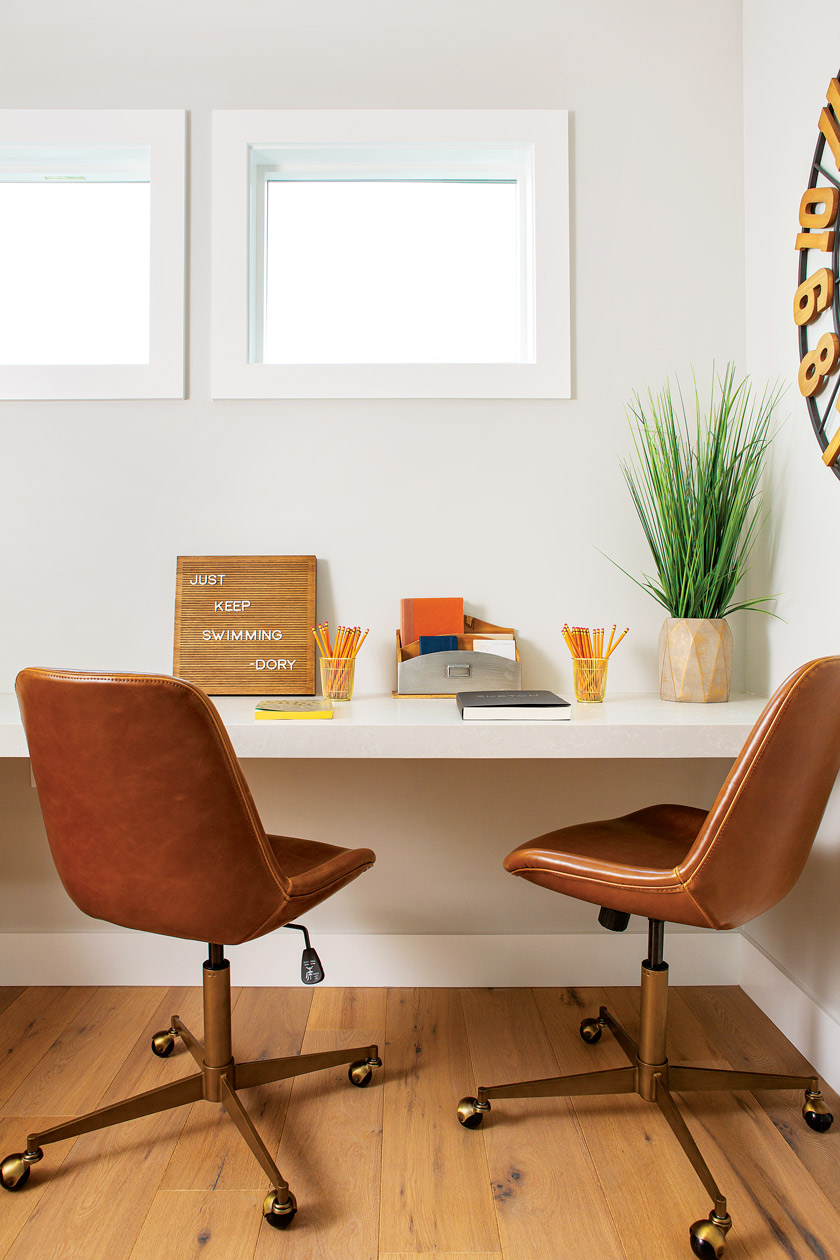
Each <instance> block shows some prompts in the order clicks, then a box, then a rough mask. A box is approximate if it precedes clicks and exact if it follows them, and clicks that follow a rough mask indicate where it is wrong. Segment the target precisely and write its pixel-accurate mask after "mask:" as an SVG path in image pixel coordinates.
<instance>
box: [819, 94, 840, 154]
mask: <svg viewBox="0 0 840 1260" xmlns="http://www.w3.org/2000/svg"><path fill="white" fill-rule="evenodd" d="M825 98H826V100H827V102H828V106H829V108H828V109H823V111H822V113H821V114H820V131H821V132H822V133H823V135H824V136H825V139H826V143H827V145H828V147H829V148H830V149H831V152H832V153H833V154H834V164H835V166H836V167H837V169H838V170H840V121H838V118H840V83H838V81H837V80H836V79H832V80H831V82H830V83H829V85H828V91H827V92H826V94H825Z"/></svg>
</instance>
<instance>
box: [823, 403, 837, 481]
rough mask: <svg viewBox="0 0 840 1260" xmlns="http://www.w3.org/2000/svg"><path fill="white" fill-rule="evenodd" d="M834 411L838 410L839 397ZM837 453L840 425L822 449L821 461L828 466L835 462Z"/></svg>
mask: <svg viewBox="0 0 840 1260" xmlns="http://www.w3.org/2000/svg"><path fill="white" fill-rule="evenodd" d="M835 411H840V398H838V399H837V403H836V405H835ZM838 455H840V427H838V429H837V432H836V433H835V434H834V437H833V438H832V439H831V441H830V442H829V444H828V446H827V447H826V448H825V450H824V451H823V463H824V464H825V466H826V467H827V468H830V467H831V465H832V464H834V463H836V462H837V456H838Z"/></svg>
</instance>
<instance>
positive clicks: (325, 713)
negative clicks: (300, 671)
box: [254, 696, 333, 722]
mask: <svg viewBox="0 0 840 1260" xmlns="http://www.w3.org/2000/svg"><path fill="white" fill-rule="evenodd" d="M332 715H333V706H332V700H325V699H324V698H323V697H322V696H311V697H310V696H276V697H272V698H271V699H270V700H260V702H259V704H258V705H257V707H256V709H254V717H255V718H256V719H257V721H258V722H259V721H265V720H268V721H269V722H273V721H275V720H277V719H278V718H331V717H332Z"/></svg>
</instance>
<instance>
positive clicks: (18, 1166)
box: [0, 1147, 44, 1190]
mask: <svg viewBox="0 0 840 1260" xmlns="http://www.w3.org/2000/svg"><path fill="white" fill-rule="evenodd" d="M43 1156H44V1152H43V1151H42V1150H41V1149H40V1147H39V1148H38V1152H37V1155H34V1156H32V1157H30V1158H29V1159H26V1158H25V1157H24V1155H23V1154H18V1155H7V1156H6V1158H5V1159H4V1160H3V1162H2V1164H0V1186H2V1187H3V1189H4V1190H22V1189H23V1187H24V1186H25V1185H26V1183H27V1181H28V1180H29V1170H30V1167H31V1165H32V1164H35V1163H37V1162H38V1160H39V1159H43Z"/></svg>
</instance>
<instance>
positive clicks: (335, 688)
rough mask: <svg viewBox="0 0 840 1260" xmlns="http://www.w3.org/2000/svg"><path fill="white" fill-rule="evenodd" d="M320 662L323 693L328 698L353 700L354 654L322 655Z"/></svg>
mask: <svg viewBox="0 0 840 1260" xmlns="http://www.w3.org/2000/svg"><path fill="white" fill-rule="evenodd" d="M320 663H321V691H322V693H323V695H324V696H325V697H326V698H327V699H328V700H352V699H353V675H354V673H355V669H356V661H355V659H354V658H353V657H352V656H322V657H321V662H320Z"/></svg>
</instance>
